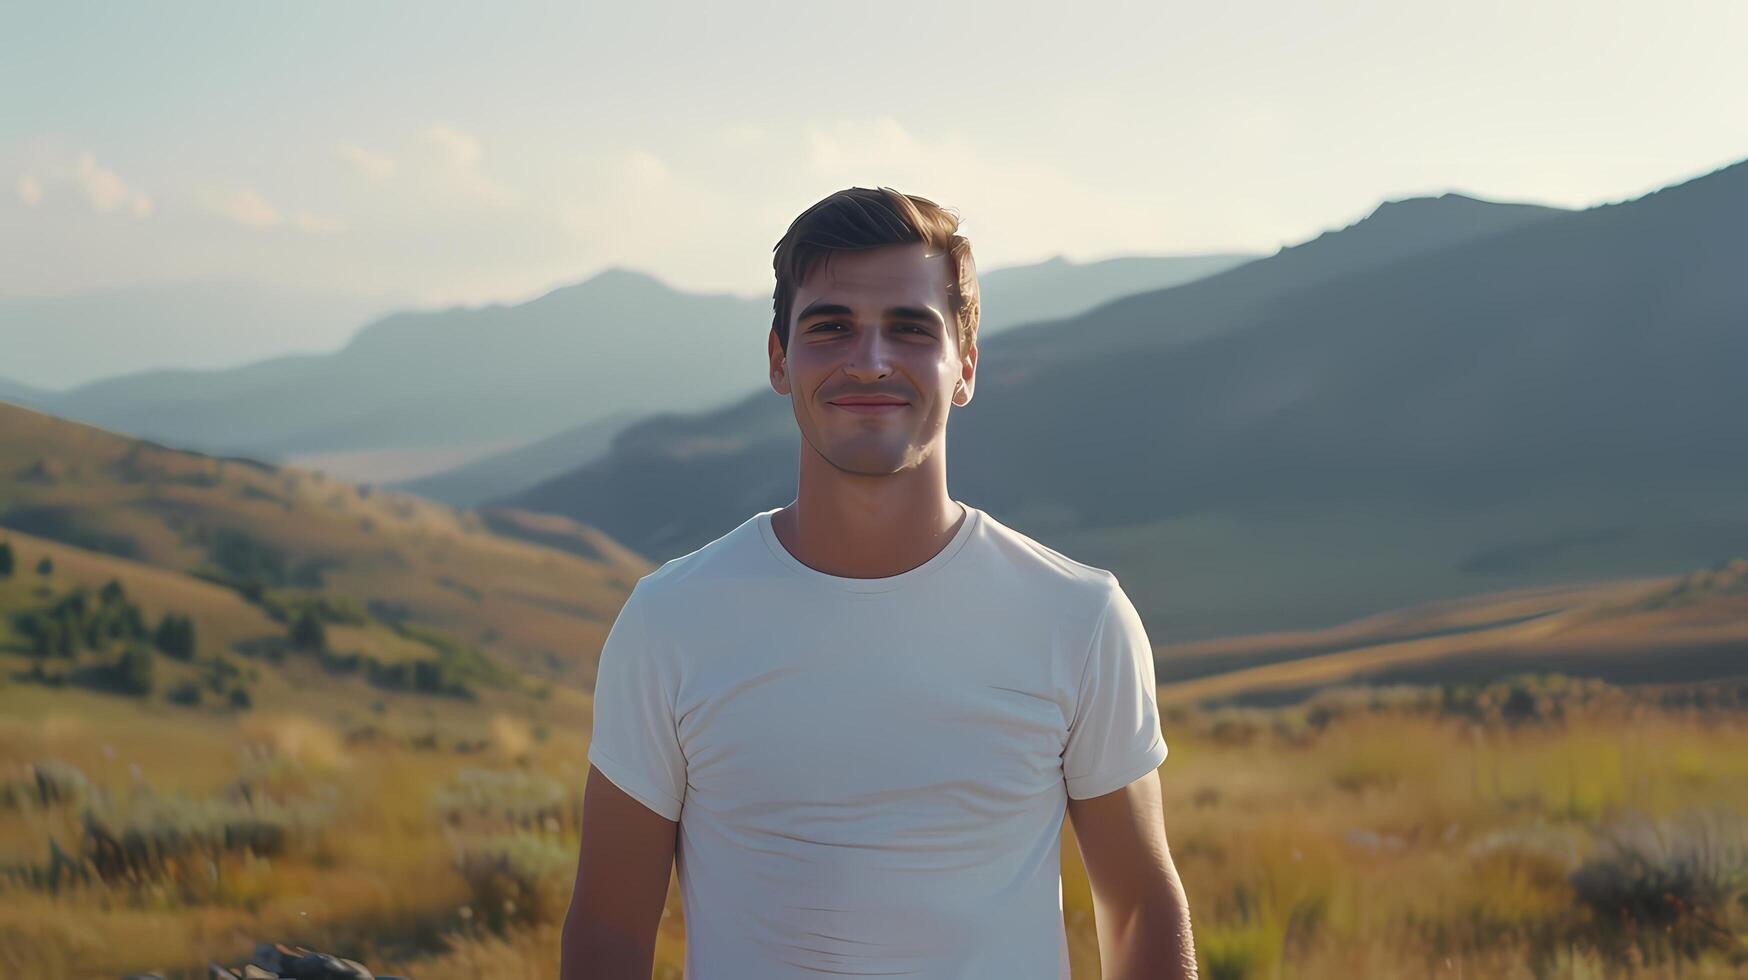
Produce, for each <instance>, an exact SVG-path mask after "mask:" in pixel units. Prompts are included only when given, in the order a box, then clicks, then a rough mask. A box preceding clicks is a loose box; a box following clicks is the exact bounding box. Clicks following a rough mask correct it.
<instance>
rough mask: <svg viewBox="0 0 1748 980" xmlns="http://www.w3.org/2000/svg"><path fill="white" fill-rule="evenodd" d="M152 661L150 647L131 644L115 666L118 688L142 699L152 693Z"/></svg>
mask: <svg viewBox="0 0 1748 980" xmlns="http://www.w3.org/2000/svg"><path fill="white" fill-rule="evenodd" d="M152 659H153V658H152V650H151V648H150V647H144V646H140V645H139V644H137V643H133V644H129V645H128V648H127V649H126V650H123V651H122V652H121V659H120V660H118V661H116V664H115V681H116V686H118V687H120V688H121V689H122V690H123V691H126V692H127V693H129V694H135V695H139V696H141V697H144V696H145V695H148V694H150V693H152V683H153V678H152Z"/></svg>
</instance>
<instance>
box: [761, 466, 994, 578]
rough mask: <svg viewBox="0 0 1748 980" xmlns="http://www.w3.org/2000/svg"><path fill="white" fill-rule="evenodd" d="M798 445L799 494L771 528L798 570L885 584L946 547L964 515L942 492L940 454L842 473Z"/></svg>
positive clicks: (943, 472)
mask: <svg viewBox="0 0 1748 980" xmlns="http://www.w3.org/2000/svg"><path fill="white" fill-rule="evenodd" d="M810 449H811V447H809V446H808V445H807V442H806V440H802V460H801V467H800V482H799V490H798V492H797V494H796V498H795V499H794V500H792V501H790V503H789V505H788V506H786V507H784V508H783V509H782V510H780V511H778V512H777V513H775V514H772V515H771V529H772V530H773V531H775V532H776V534H777V540H778V541H780V542H782V544H783V547H784V548H787V549H788V551H789V553H790V554H791V555H794V556H795V558H796V560H797V561H799V562H801V563H802V564H803V565H806V566H808V567H809V568H812V569H814V570H816V571H820V572H824V573H826V574H827V575H839V576H842V577H844V578H889V577H891V576H893V575H898V574H901V573H903V572H907V571H909V570H911V569H913V568H915V567H917V566H918V565H921V564H923V563H925V562H927V561H928V560H929V559H930V558H933V557H934V556H935V555H936V554H938V553H940V550H941V549H942V548H944V547H946V546H947V542H948V541H950V540H952V538H953V535H955V534H957V533H958V531H959V528H960V525H961V522H962V521H964V520H965V519H966V518H967V517H969V516H970V514H969V512H968V511H966V510H965V509H964V508H962V507H961V506H960V505H959V504H957V503H954V502H953V499H952V497H951V496H950V495H949V494H948V492H947V471H946V467H945V465H944V462H943V461H942V457H941V455H940V454H935V455H933V456H931V457H930V458H928V459H925V460H924V461H923V462H922V463H921V464H920V465H918V466H915V467H911V468H908V469H905V470H901V471H899V472H897V473H891V474H882V475H878V476H872V475H864V474H859V473H846V472H844V471H843V470H840V469H838V468H836V467H834V466H832V465H831V464H829V463H827V462H826V461H825V460H824V459H822V458H820V457H819V456H818V454H816V453H812V452H811V451H810Z"/></svg>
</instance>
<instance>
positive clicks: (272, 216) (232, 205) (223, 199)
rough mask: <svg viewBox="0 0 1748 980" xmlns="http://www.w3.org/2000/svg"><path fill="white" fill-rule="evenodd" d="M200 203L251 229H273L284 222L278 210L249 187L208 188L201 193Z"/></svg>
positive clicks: (215, 212)
mask: <svg viewBox="0 0 1748 980" xmlns="http://www.w3.org/2000/svg"><path fill="white" fill-rule="evenodd" d="M200 203H201V204H203V205H205V206H206V208H207V210H209V211H211V212H213V213H214V214H218V215H222V216H224V217H226V218H229V219H231V220H232V221H235V222H236V223H237V224H240V225H248V226H249V227H251V228H271V227H272V226H274V225H276V224H278V223H279V222H280V221H282V220H284V219H283V216H282V215H280V213H279V209H278V208H276V207H274V206H273V205H271V204H269V203H268V202H267V199H266V198H265V197H262V196H261V192H259V191H257V190H254V189H253V188H249V187H236V188H207V189H205V190H203V191H201V192H200Z"/></svg>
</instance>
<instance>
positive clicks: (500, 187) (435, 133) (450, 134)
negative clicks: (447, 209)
mask: <svg viewBox="0 0 1748 980" xmlns="http://www.w3.org/2000/svg"><path fill="white" fill-rule="evenodd" d="M419 135H420V136H421V137H423V138H424V140H425V141H426V142H427V143H429V144H430V145H431V146H432V147H434V148H435V149H436V150H437V152H438V154H439V155H440V158H441V159H440V163H439V166H438V167H437V169H436V172H435V173H434V174H433V176H432V184H433V186H434V189H436V190H437V191H438V192H439V193H442V194H444V195H451V196H453V195H459V196H461V197H465V198H471V199H473V200H476V201H481V202H483V203H486V204H492V205H507V204H514V203H516V202H518V201H520V200H521V199H522V195H521V194H520V193H518V192H517V191H516V190H515V189H513V188H511V187H508V186H506V185H504V184H502V183H499V182H498V181H497V180H495V179H493V178H491V177H488V176H486V175H485V174H483V173H481V172H480V171H479V160H480V142H479V140H478V139H477V138H475V137H474V136H473V135H472V134H470V133H464V132H462V131H461V130H459V129H456V128H455V127H454V126H450V125H448V124H446V123H432V124H431V125H429V126H427V127H425V128H424V130H422V131H421V132H420V133H419Z"/></svg>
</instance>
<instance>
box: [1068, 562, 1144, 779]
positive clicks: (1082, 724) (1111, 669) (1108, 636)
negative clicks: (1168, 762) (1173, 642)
mask: <svg viewBox="0 0 1748 980" xmlns="http://www.w3.org/2000/svg"><path fill="white" fill-rule="evenodd" d="M1154 686H1155V682H1154V670H1153V645H1152V644H1151V643H1149V642H1148V640H1147V630H1146V628H1145V627H1144V626H1142V624H1141V615H1140V614H1139V613H1137V612H1136V611H1135V606H1134V604H1133V603H1131V602H1130V601H1129V597H1128V596H1127V595H1125V594H1124V592H1123V589H1122V587H1121V586H1120V585H1118V584H1117V583H1116V582H1115V581H1112V583H1111V593H1110V595H1109V596H1108V597H1107V598H1106V600H1105V608H1104V611H1103V612H1102V613H1100V615H1099V618H1098V621H1097V622H1096V623H1094V625H1093V634H1092V643H1091V645H1090V648H1089V650H1088V652H1087V660H1086V665H1085V669H1084V671H1083V672H1082V675H1081V682H1080V693H1079V699H1078V702H1077V704H1076V706H1075V712H1074V720H1073V721H1072V722H1070V723H1069V726H1068V739H1067V742H1066V744H1065V745H1064V747H1063V750H1062V777H1063V781H1064V782H1066V783H1067V784H1068V795H1069V797H1070V798H1072V799H1076V800H1084V799H1087V798H1089V797H1094V796H1103V795H1104V794H1106V793H1109V792H1112V791H1113V790H1118V789H1122V788H1123V787H1124V786H1127V785H1129V784H1130V783H1131V782H1134V781H1135V780H1136V779H1138V778H1140V777H1141V776H1145V775H1146V774H1148V773H1150V772H1152V771H1153V770H1155V769H1157V768H1159V764H1160V763H1162V762H1164V761H1165V753H1166V747H1165V736H1164V734H1163V733H1162V732H1161V731H1160V727H1159V704H1158V700H1157V695H1156V694H1155V691H1154Z"/></svg>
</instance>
